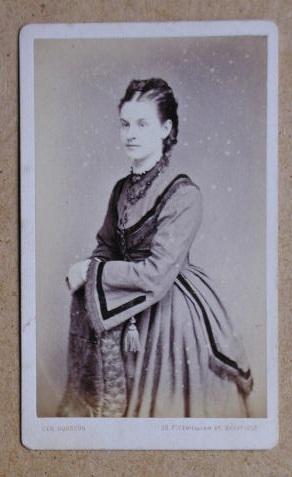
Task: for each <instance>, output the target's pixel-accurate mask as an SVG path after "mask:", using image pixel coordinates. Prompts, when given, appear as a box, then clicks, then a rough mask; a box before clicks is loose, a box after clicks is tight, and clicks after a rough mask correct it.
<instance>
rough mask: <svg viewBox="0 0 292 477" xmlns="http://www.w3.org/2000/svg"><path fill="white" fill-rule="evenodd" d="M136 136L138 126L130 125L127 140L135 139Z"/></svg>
mask: <svg viewBox="0 0 292 477" xmlns="http://www.w3.org/2000/svg"><path fill="white" fill-rule="evenodd" d="M135 138H136V128H135V127H133V126H130V127H129V128H128V130H127V140H128V141H133V140H134V139H135Z"/></svg>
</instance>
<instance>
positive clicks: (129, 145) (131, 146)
mask: <svg viewBox="0 0 292 477" xmlns="http://www.w3.org/2000/svg"><path fill="white" fill-rule="evenodd" d="M126 147H128V148H130V149H131V148H134V147H140V146H139V144H126Z"/></svg>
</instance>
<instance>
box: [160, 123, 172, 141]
mask: <svg viewBox="0 0 292 477" xmlns="http://www.w3.org/2000/svg"><path fill="white" fill-rule="evenodd" d="M171 128H172V120H171V119H167V120H166V121H165V122H164V123H163V124H162V139H166V138H167V136H169V134H170V131H171Z"/></svg>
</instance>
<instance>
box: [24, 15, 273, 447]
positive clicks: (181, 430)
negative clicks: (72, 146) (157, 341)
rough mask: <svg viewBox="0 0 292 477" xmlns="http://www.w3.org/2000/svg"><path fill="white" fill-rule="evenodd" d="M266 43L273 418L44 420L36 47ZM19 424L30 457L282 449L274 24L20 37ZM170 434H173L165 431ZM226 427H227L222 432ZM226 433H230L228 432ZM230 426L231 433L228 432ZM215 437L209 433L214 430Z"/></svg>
mask: <svg viewBox="0 0 292 477" xmlns="http://www.w3.org/2000/svg"><path fill="white" fill-rule="evenodd" d="M249 35H253V36H266V37H267V39H268V42H267V44H268V69H267V177H266V183H267V197H266V207H267V225H266V232H267V244H266V247H267V248H266V259H267V277H266V280H267V282H266V284H267V296H266V306H267V370H268V371H267V417H266V418H260V419H252V418H248V419H202V418H200V419H193V418H187V419H186V418H182V419H177V418H172V419H156V418H145V419H144V418H139V419H138V418H121V419H117V418H115V419H109V418H106V419H105V418H39V417H37V414H36V409H37V407H36V283H35V269H36V257H35V167H34V158H35V148H34V144H35V131H34V126H35V124H34V40H35V39H50V38H51V39H66V38H72V39H73V38H74V39H77V38H78V39H82V38H147V37H160V38H162V37H165V38H167V37H208V36H213V37H217V36H249ZM19 43H20V124H21V135H20V144H21V164H20V168H21V330H22V332H21V367H22V373H21V414H22V415H21V424H22V443H23V445H24V446H25V447H27V448H29V449H50V450H51V449H52V450H53V449H64V450H65V449H66V450H74V449H76V450H77V449H133V450H134V449H137V450H138V449H156V450H158V449H165V450H179V449H182V450H183V449H198V450H199V449H210V450H211V449H212V450H216V449H217V450H219V449H268V448H272V447H274V446H275V445H276V444H277V442H278V366H277V358H278V326H277V321H278V297H277V283H278V277H277V274H278V252H277V245H278V225H277V224H278V163H277V149H278V136H277V134H278V94H277V91H278V30H277V27H276V25H275V24H274V23H273V22H269V21H216V22H189V21H188V22H157V23H87V24H33V25H26V26H24V27H23V28H22V29H21V32H20V39H19ZM167 426H168V427H167ZM220 426H222V427H221V428H220ZM226 426H227V427H226ZM228 426H229V427H228ZM209 427H210V428H211V429H208V428H209Z"/></svg>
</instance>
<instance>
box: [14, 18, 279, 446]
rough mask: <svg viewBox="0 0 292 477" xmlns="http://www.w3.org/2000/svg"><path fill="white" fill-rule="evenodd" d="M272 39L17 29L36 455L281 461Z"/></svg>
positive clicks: (28, 420) (168, 29)
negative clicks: (245, 456)
mask: <svg viewBox="0 0 292 477" xmlns="http://www.w3.org/2000/svg"><path fill="white" fill-rule="evenodd" d="M276 39H277V32H276V29H275V27H274V25H273V24H271V23H269V22H217V23H216V22H210V23H208V22H198V23H196V22H177V23H165V24H158V23H157V24H155V23H149V24H138V23H137V24H87V25H86V24H84V25H78V24H76V25H72V26H68V25H44V26H42V28H41V27H40V26H38V25H28V26H27V27H25V28H24V29H23V31H22V36H21V38H20V46H21V50H20V53H21V75H20V79H21V111H22V116H21V134H22V136H21V161H22V162H21V168H22V169H21V170H22V195H21V202H22V251H21V253H22V356H23V359H22V396H23V397H22V421H23V426H22V428H23V436H24V441H25V440H26V441H27V442H28V447H30V448H50V449H51V448H60V449H66V448H70V449H74V448H76V449H78V448H80V449H81V448H88V449H90V448H92V449H99V448H109V449H110V448H113V449H123V448H127V449H131V448H133V449H134V448H140V449H144V448H145V449H156V448H157V449H158V448H163V449H176V448H177V449H179V448H180V449H184V448H185V449H187V448H190V449H199V448H205V449H208V448H209V449H212V448H214V449H215V448H218V449H220V448H228V449H232V448H234V449H235V448H237V449H238V448H254V449H256V448H267V447H271V446H272V445H275V443H276V439H277V437H276V436H277V408H276V403H277V372H276V347H277V341H276V340H277V282H276V264H277V259H276V256H277V254H276V245H277V174H276V172H275V171H276V170H277V151H276V137H277V119H276V116H277V94H276V92H277V90H276V88H277V80H276V78H277V40H276ZM129 418H135V419H129ZM145 418H146V419H145ZM148 418H153V419H148ZM147 426H148V427H147ZM216 426H217V427H216ZM186 431H187V432H186ZM106 432H107V433H108V434H109V436H111V438H109V437H108V438H106V436H105V435H104V434H105V433H106ZM267 434H269V435H267ZM203 435H204V437H203ZM121 436H124V437H121ZM123 439H124V440H123ZM121 440H123V442H121ZM175 441H177V442H175ZM235 441H236V442H235Z"/></svg>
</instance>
